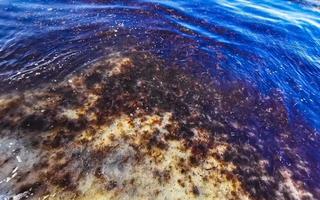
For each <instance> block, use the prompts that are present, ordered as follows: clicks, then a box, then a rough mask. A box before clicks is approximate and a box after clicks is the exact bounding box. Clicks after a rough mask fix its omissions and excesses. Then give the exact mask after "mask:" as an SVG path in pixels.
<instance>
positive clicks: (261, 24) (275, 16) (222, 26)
mask: <svg viewBox="0 0 320 200" xmlns="http://www.w3.org/2000/svg"><path fill="white" fill-rule="evenodd" d="M114 49H117V50H119V51H122V52H125V51H130V50H132V49H137V50H139V51H147V52H153V53H155V54H156V55H158V56H159V57H161V58H163V59H165V60H167V61H168V62H170V63H174V64H178V65H180V66H184V65H188V64H189V63H190V62H191V61H190V60H192V63H195V61H196V63H197V64H198V65H200V66H203V67H205V68H206V69H207V70H208V73H211V74H212V75H213V76H217V77H219V78H220V79H221V80H224V79H225V80H226V81H227V80H230V79H240V80H245V81H247V82H248V83H250V84H251V85H253V86H254V87H256V88H258V89H259V90H260V91H261V92H262V93H265V94H266V95H268V94H269V93H271V92H275V91H276V92H278V93H281V94H282V95H283V96H284V99H285V101H286V105H287V108H288V111H289V113H291V114H292V115H295V113H297V112H299V113H300V115H302V116H304V118H305V120H306V121H307V122H308V123H310V124H311V126H313V127H315V128H317V129H319V128H320V2H319V1H317V0H313V1H298V0H296V1H289V0H265V1H261V0H254V1H245V0H234V1H227V0H218V1H212V0H198V1H196V0H190V1H180V0H179V1H178V0H177V1H36V0H29V1H27V0H24V1H23V0H15V1H13V0H12V1H11V0H0V79H1V85H2V87H1V88H2V89H7V88H8V89H10V88H19V87H21V85H23V86H24V87H29V86H30V87H31V86H32V85H35V84H38V83H39V82H48V81H56V80H58V79H59V78H61V77H63V76H65V75H66V74H69V73H70V72H72V71H74V70H75V69H78V68H81V67H84V66H86V65H87V64H88V63H90V62H93V61H94V60H96V59H98V58H99V57H102V56H104V55H105V54H107V53H110V52H111V51H114Z"/></svg>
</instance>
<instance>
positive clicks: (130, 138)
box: [0, 53, 320, 199]
mask: <svg viewBox="0 0 320 200" xmlns="http://www.w3.org/2000/svg"><path fill="white" fill-rule="evenodd" d="M0 105H1V110H0V135H1V139H0V144H1V147H0V152H1V156H0V166H1V169H0V178H1V180H7V181H2V182H0V195H4V196H7V197H14V196H15V197H23V198H31V199H36V198H41V197H42V198H49V199H57V198H76V199H86V198H87V199H90V198H95V199H106V198H107V199H114V198H116V199H122V198H135V199H141V198H142V199H145V198H150V197H154V198H158V199H163V198H169V199H171V198H181V199H185V198H187V199H194V198H207V199H319V198H320V196H319V194H320V192H319V191H320V185H319V184H318V182H317V180H319V179H320V174H319V159H318V157H317V156H318V155H320V154H319V153H320V152H319V149H320V148H319V147H320V140H319V136H318V135H317V134H318V133H316V132H315V131H314V130H312V129H310V128H308V126H307V125H306V124H305V123H304V122H303V121H302V120H296V121H289V119H288V113H287V110H286V108H285V106H284V103H283V101H282V97H281V94H279V93H274V94H272V95H271V96H264V95H262V94H260V93H259V92H258V91H256V90H255V89H254V88H253V87H251V86H250V85H248V84H246V83H244V82H240V81H234V82H229V83H226V84H225V85H223V86H222V85H220V84H217V80H214V78H212V77H210V76H209V75H204V76H203V77H198V76H197V75H195V74H191V73H190V72H188V71H187V70H185V69H180V68H177V67H171V66H165V65H164V63H163V62H162V61H161V60H158V59H156V58H154V57H152V56H151V55H148V54H141V53H131V54H126V55H121V56H119V55H118V56H111V57H110V58H107V59H105V60H103V61H100V62H97V63H95V64H93V65H92V66H90V67H88V68H87V69H83V70H82V71H79V72H77V73H75V74H72V75H70V76H68V77H66V79H65V80H64V81H62V82H60V83H55V84H49V85H42V86H39V88H34V89H30V90H25V91H21V92H19V93H11V94H3V95H2V96H1V97H0Z"/></svg>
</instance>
